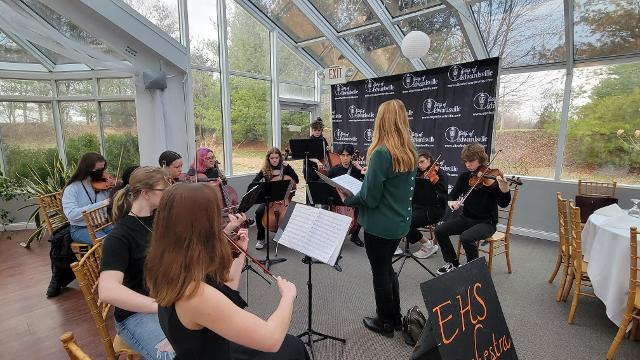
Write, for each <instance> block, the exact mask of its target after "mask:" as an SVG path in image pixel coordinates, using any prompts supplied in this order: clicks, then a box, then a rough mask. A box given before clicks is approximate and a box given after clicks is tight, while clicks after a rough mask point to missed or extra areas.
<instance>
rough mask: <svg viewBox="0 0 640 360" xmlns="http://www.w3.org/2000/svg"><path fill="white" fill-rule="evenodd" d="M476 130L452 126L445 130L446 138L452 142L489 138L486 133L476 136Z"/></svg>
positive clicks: (478, 140)
mask: <svg viewBox="0 0 640 360" xmlns="http://www.w3.org/2000/svg"><path fill="white" fill-rule="evenodd" d="M475 132H476V131H475V130H471V131H465V130H460V129H458V128H457V127H455V126H450V127H448V128H447V130H445V131H444V138H445V139H446V140H447V141H448V142H450V143H472V142H486V141H487V140H488V138H487V137H486V136H484V135H482V136H475V135H474V133H475Z"/></svg>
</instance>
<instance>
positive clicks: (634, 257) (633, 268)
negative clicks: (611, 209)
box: [629, 226, 640, 298]
mask: <svg viewBox="0 0 640 360" xmlns="http://www.w3.org/2000/svg"><path fill="white" fill-rule="evenodd" d="M629 232H630V235H629V238H630V246H629V254H630V260H631V262H630V263H629V264H630V267H629V270H630V273H629V291H630V292H634V295H633V298H635V292H636V291H637V290H638V287H639V286H640V279H639V276H638V275H639V274H638V272H640V270H639V268H640V263H639V261H638V228H637V227H635V226H634V227H632V228H631V229H630V231H629Z"/></svg>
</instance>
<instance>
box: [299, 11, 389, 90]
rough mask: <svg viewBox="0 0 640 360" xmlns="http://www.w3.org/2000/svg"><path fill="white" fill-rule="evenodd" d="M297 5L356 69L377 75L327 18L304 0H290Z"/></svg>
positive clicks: (369, 76)
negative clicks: (339, 34)
mask: <svg viewBox="0 0 640 360" xmlns="http://www.w3.org/2000/svg"><path fill="white" fill-rule="evenodd" d="M291 1H293V2H294V3H295V4H296V5H297V6H298V9H300V11H301V12H302V13H303V14H304V15H305V16H306V17H307V19H309V21H311V22H312V23H313V24H314V25H315V26H316V27H317V28H318V30H320V32H321V33H322V34H323V35H324V36H325V37H326V38H327V40H328V41H329V42H330V43H331V44H333V46H334V47H335V48H336V49H338V50H339V51H340V52H341V53H342V55H343V56H344V57H345V58H347V60H349V61H350V62H351V63H352V64H353V66H355V67H356V69H357V70H359V71H360V72H362V73H363V74H364V75H365V76H366V77H368V78H375V77H378V75H377V74H376V72H375V71H373V69H372V68H371V67H370V66H369V64H367V62H366V61H364V60H363V59H362V57H360V55H358V53H357V52H355V51H354V50H353V49H352V48H351V46H349V44H348V43H347V41H346V40H344V39H341V38H340V37H338V33H337V32H336V31H335V29H334V28H333V27H332V26H331V24H329V22H328V21H327V19H325V18H324V17H323V16H322V15H321V14H320V12H319V11H318V10H317V9H316V8H315V7H313V5H311V4H309V2H308V1H306V0H291Z"/></svg>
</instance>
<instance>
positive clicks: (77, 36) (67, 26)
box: [21, 0, 124, 64]
mask: <svg viewBox="0 0 640 360" xmlns="http://www.w3.org/2000/svg"><path fill="white" fill-rule="evenodd" d="M21 1H22V2H23V3H25V4H26V5H27V6H28V7H29V8H30V9H31V10H33V11H34V12H35V13H36V14H38V15H39V16H40V17H42V18H43V19H44V20H45V21H46V22H47V23H49V25H51V26H52V27H53V28H54V29H56V30H58V31H59V32H60V33H61V34H62V35H64V36H66V37H67V38H69V39H71V40H75V41H78V42H80V43H82V44H84V45H86V46H89V47H91V48H93V49H95V50H98V51H101V52H103V53H106V54H109V55H111V56H113V57H115V58H116V59H118V60H124V56H122V55H120V54H118V53H117V52H115V51H114V50H113V49H111V48H110V47H108V46H107V45H106V44H104V43H103V42H102V41H100V40H98V39H97V38H96V37H95V36H93V35H91V34H89V33H88V32H86V31H84V30H82V29H81V28H79V27H78V26H77V25H76V24H74V23H73V22H71V21H70V20H69V19H67V18H66V17H64V16H62V15H60V14H58V13H57V12H55V11H53V10H52V9H51V8H49V7H47V6H45V5H44V4H42V3H40V2H39V1H36V0H21ZM36 47H37V48H38V49H39V50H41V51H42V52H43V53H45V55H47V57H49V58H50V59H51V61H53V62H54V63H56V64H62V63H69V62H75V63H77V61H73V60H70V59H68V58H64V57H61V56H60V55H58V54H55V53H53V52H51V51H48V50H43V49H42V47H40V46H36Z"/></svg>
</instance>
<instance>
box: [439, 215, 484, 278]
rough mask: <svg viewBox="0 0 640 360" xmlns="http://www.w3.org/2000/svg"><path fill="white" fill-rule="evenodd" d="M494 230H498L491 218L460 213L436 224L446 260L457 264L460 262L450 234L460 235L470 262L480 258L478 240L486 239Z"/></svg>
mask: <svg viewBox="0 0 640 360" xmlns="http://www.w3.org/2000/svg"><path fill="white" fill-rule="evenodd" d="M494 232H496V224H492V223H490V222H489V220H474V219H470V218H468V217H464V216H462V215H460V216H456V217H453V218H451V219H449V220H447V221H445V222H444V223H442V224H440V225H438V226H436V239H438V244H439V245H440V249H441V250H442V257H443V258H444V261H446V262H449V263H452V264H454V265H456V266H457V265H460V263H459V262H458V258H457V256H456V250H455V249H454V248H453V244H452V243H451V239H449V236H451V235H460V241H462V247H464V252H465V254H466V255H467V262H469V261H471V260H475V259H477V258H478V247H477V245H476V241H478V240H482V239H486V238H487V237H489V236H491V235H493V233H494Z"/></svg>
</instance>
